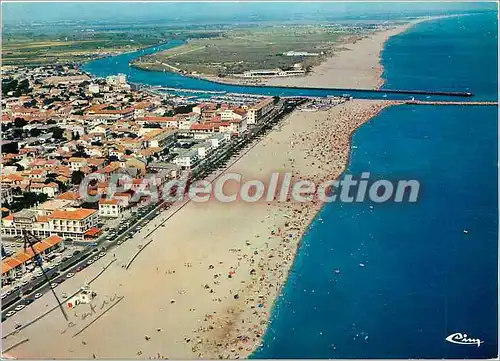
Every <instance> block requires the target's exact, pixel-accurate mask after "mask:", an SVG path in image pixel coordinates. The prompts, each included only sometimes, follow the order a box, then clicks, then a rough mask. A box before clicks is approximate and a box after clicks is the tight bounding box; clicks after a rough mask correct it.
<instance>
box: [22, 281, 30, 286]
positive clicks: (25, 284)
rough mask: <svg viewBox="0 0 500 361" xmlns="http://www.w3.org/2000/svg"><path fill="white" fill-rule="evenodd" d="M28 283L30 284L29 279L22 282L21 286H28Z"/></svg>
mask: <svg viewBox="0 0 500 361" xmlns="http://www.w3.org/2000/svg"><path fill="white" fill-rule="evenodd" d="M28 284H29V282H28V281H23V282H21V286H27V285H28Z"/></svg>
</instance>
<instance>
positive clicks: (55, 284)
mask: <svg viewBox="0 0 500 361" xmlns="http://www.w3.org/2000/svg"><path fill="white" fill-rule="evenodd" d="M57 285H59V283H57V282H52V283H51V284H50V287H52V288H56V287H57Z"/></svg>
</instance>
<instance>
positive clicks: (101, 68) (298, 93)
mask: <svg viewBox="0 0 500 361" xmlns="http://www.w3.org/2000/svg"><path fill="white" fill-rule="evenodd" d="M183 44H185V42H184V41H182V40H170V41H168V42H167V43H165V44H160V45H158V46H153V47H149V48H145V49H141V50H138V51H134V52H128V53H123V54H120V55H115V56H110V57H105V58H101V59H96V60H93V61H90V62H88V63H86V64H84V65H83V66H82V70H84V71H85V72H87V73H89V74H90V75H92V76H96V77H106V76H109V75H116V74H119V73H123V74H126V75H127V77H128V82H130V83H133V84H139V85H141V86H145V87H152V88H153V89H161V88H170V89H168V90H169V93H170V94H174V95H184V94H183V93H186V92H187V93H190V94H191V95H193V94H196V93H197V91H198V92H199V94H204V96H203V97H205V98H206V97H207V94H210V92H213V93H214V94H224V93H237V94H252V95H261V96H282V97H283V96H287V97H328V96H337V97H340V96H343V97H350V96H352V97H353V98H356V99H379V100H422V101H431V100H439V101H458V100H462V101H463V100H466V101H467V100H473V99H475V98H474V96H473V95H472V94H470V93H467V92H456V93H454V92H439V91H437V90H429V91H425V90H411V89H410V90H407V89H402V90H399V89H341V88H331V89H330V88H312V87H287V86H267V85H236V84H227V83H222V82H217V81H210V80H205V79H201V78H199V77H196V76H190V75H183V74H180V73H174V72H169V71H155V70H144V69H140V68H137V67H135V66H133V65H131V64H132V62H133V61H134V60H136V59H138V58H139V57H141V56H144V55H150V54H154V53H157V52H160V51H163V50H167V49H172V48H175V47H178V46H181V45H183ZM208 97H210V96H209V95H208Z"/></svg>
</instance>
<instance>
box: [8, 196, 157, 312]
mask: <svg viewBox="0 0 500 361" xmlns="http://www.w3.org/2000/svg"><path fill="white" fill-rule="evenodd" d="M156 207H157V205H149V206H145V207H142V208H137V209H135V210H130V211H129V212H130V215H129V217H128V218H127V219H125V220H124V219H113V220H109V222H108V224H109V225H110V226H108V227H104V228H103V231H104V233H103V235H102V236H101V237H99V239H98V240H97V241H96V242H94V243H90V244H88V245H87V247H81V246H80V247H79V246H73V245H71V246H66V248H65V249H64V251H63V252H61V253H58V254H56V255H55V257H54V258H53V259H52V260H51V261H50V262H45V263H44V264H43V268H44V270H45V276H47V277H48V279H49V282H48V283H47V281H46V278H45V276H44V275H43V273H42V271H41V270H40V268H39V267H38V266H37V265H33V268H31V267H30V270H29V271H27V272H25V273H24V274H23V275H22V276H21V277H20V278H19V279H16V280H15V281H14V282H12V283H11V284H8V285H6V286H5V287H2V310H3V313H2V320H5V319H6V318H7V317H11V316H13V315H14V314H16V313H17V312H19V311H21V310H23V309H24V308H25V307H26V306H29V305H30V304H31V303H33V302H34V301H35V300H37V299H38V298H40V297H41V296H42V295H43V294H44V293H45V292H48V291H50V289H51V288H55V287H57V286H58V285H59V284H60V283H62V282H64V281H65V280H66V279H69V278H72V277H73V276H74V275H75V274H76V273H78V272H80V271H82V270H84V269H85V268H86V267H88V266H90V265H91V264H93V263H94V262H96V261H98V260H99V259H100V258H101V257H103V256H105V255H106V254H107V251H108V249H109V248H111V247H115V246H118V245H120V244H122V243H123V242H125V241H127V240H129V239H130V238H132V237H133V236H134V234H136V233H137V232H139V231H140V230H141V229H142V228H143V227H144V226H145V225H146V224H147V223H148V222H149V221H150V220H151V219H152V218H154V217H155V216H156V215H158V214H159V212H160V210H157V211H155V212H153V213H151V214H150V215H148V216H147V217H145V216H146V215H147V214H148V213H150V212H151V211H152V210H153V209H155V208H156ZM143 218H144V219H143ZM138 221H140V222H138ZM75 243H76V242H75ZM12 247H13V249H15V250H17V252H19V251H20V250H21V249H22V247H23V245H22V243H19V246H17V245H15V244H14V245H12ZM67 296H68V295H65V294H62V295H61V297H62V299H63V300H64V299H65V298H66V297H67Z"/></svg>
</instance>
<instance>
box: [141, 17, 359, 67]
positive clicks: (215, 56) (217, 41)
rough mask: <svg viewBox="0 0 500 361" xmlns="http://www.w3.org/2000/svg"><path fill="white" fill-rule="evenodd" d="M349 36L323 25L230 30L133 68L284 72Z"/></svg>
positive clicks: (147, 59) (151, 57) (314, 59)
mask: <svg viewBox="0 0 500 361" xmlns="http://www.w3.org/2000/svg"><path fill="white" fill-rule="evenodd" d="M348 34H349V35H352V33H348V32H343V31H339V29H337V28H330V27H322V26H299V25H294V26H267V27H252V28H247V29H233V30H228V31H225V32H223V33H221V34H220V35H219V36H216V37H212V38H208V39H191V40H189V42H188V43H187V44H186V45H183V46H180V47H177V48H174V49H169V50H166V51H164V52H161V53H158V54H153V55H149V56H145V57H143V58H141V59H139V60H138V61H137V62H136V64H135V65H137V66H140V67H144V68H148V69H156V70H160V69H167V70H168V68H167V67H165V66H162V65H161V63H166V64H168V65H171V66H173V67H176V68H180V69H182V70H184V71H186V72H188V73H192V72H196V73H200V74H207V75H219V76H220V75H222V76H224V75H228V74H234V73H242V72H244V71H246V70H255V69H274V68H282V69H287V68H291V67H293V65H294V64H296V63H301V64H302V65H303V66H304V67H305V68H307V67H309V66H314V65H317V64H318V63H320V62H321V61H322V60H324V58H325V57H327V56H329V55H331V53H332V52H333V47H334V46H335V45H336V44H338V42H339V41H340V39H341V38H342V37H343V36H346V35H348ZM287 51H306V52H311V53H323V55H321V56H311V57H309V56H308V57H288V56H283V55H282V54H283V53H284V52H287Z"/></svg>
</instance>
